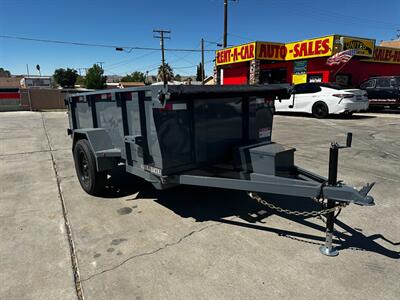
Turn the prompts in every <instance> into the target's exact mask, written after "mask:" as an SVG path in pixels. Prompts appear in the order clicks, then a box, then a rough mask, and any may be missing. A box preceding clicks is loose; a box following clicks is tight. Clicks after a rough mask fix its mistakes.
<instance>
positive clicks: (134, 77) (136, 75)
mask: <svg viewBox="0 0 400 300" xmlns="http://www.w3.org/2000/svg"><path fill="white" fill-rule="evenodd" d="M145 81H146V75H144V73H142V72H139V71H135V72H133V73H132V74H129V75H126V76H124V77H122V78H121V82H145Z"/></svg>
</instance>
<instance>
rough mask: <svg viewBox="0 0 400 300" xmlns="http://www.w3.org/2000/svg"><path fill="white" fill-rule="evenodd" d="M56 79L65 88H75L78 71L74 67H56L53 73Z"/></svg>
mask: <svg viewBox="0 0 400 300" xmlns="http://www.w3.org/2000/svg"><path fill="white" fill-rule="evenodd" d="M53 78H54V81H55V82H57V83H58V84H59V85H60V86H62V87H63V88H73V87H74V85H75V82H76V79H77V78H78V73H77V72H76V70H74V69H70V68H67V69H63V68H61V69H56V70H55V71H54V75H53Z"/></svg>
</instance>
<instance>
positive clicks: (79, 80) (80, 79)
mask: <svg viewBox="0 0 400 300" xmlns="http://www.w3.org/2000/svg"><path fill="white" fill-rule="evenodd" d="M85 82H86V79H85V77H84V76H81V75H78V77H77V78H76V84H78V85H80V86H81V87H82V86H85Z"/></svg>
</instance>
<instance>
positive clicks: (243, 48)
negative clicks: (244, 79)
mask: <svg viewBox="0 0 400 300" xmlns="http://www.w3.org/2000/svg"><path fill="white" fill-rule="evenodd" d="M255 52H256V43H249V44H245V45H240V46H237V47H232V48H226V49H222V50H218V51H217V57H216V60H215V62H216V64H217V66H219V65H226V64H232V63H238V62H243V61H249V60H253V59H255V57H256V53H255Z"/></svg>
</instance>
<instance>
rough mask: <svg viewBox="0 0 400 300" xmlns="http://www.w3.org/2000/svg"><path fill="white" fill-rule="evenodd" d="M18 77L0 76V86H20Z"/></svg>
mask: <svg viewBox="0 0 400 300" xmlns="http://www.w3.org/2000/svg"><path fill="white" fill-rule="evenodd" d="M20 80H21V78H20V77H0V88H20V86H21V85H20Z"/></svg>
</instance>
